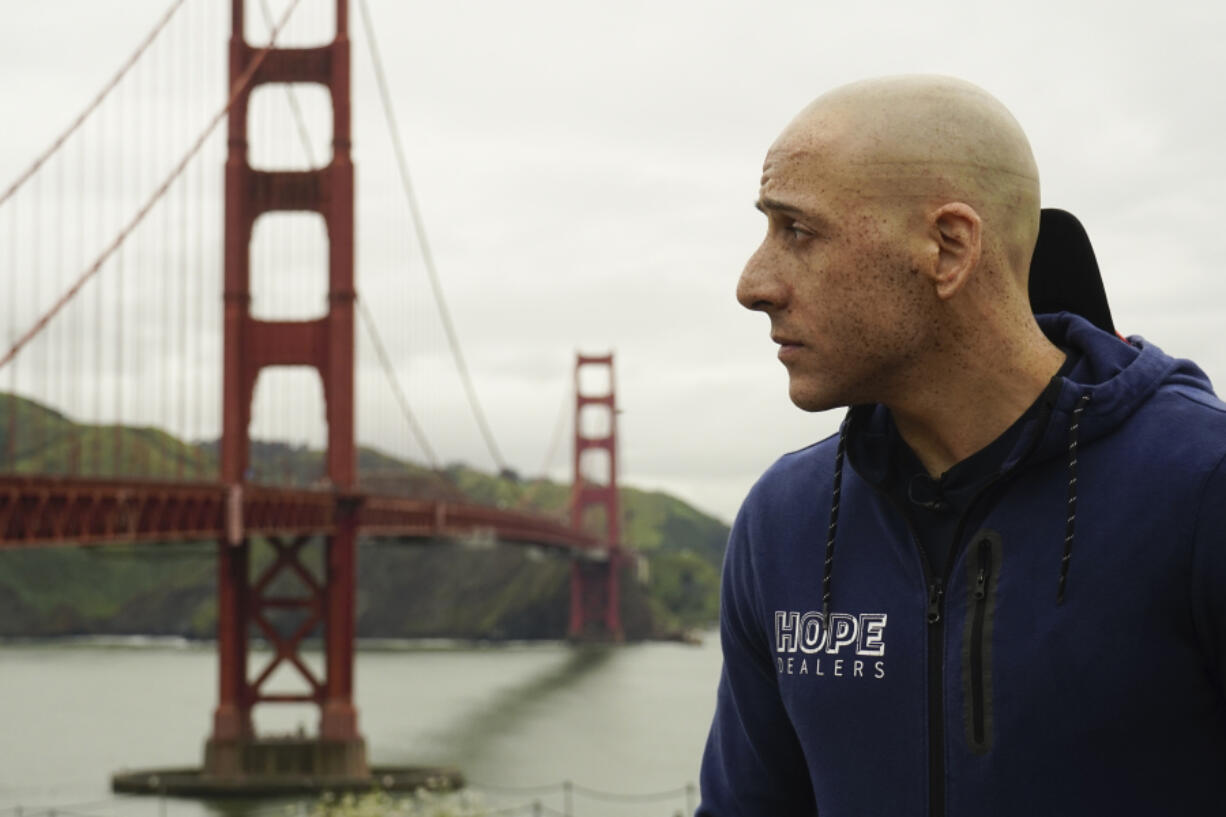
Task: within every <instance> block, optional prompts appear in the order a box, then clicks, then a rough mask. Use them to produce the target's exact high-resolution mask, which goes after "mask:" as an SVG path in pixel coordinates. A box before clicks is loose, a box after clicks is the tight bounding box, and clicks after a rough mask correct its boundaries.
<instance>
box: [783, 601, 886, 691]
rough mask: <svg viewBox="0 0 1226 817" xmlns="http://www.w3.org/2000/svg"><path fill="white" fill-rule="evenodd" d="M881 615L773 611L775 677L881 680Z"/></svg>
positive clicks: (815, 611)
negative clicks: (826, 615)
mask: <svg viewBox="0 0 1226 817" xmlns="http://www.w3.org/2000/svg"><path fill="white" fill-rule="evenodd" d="M885 624H886V614H885V613H860V614H859V615H858V616H857V615H852V614H851V613H831V614H830V621H829V623H827V621H826V617H825V616H824V615H822V613H821V612H820V611H817V610H810V611H809V612H807V613H800V612H796V611H794V610H792V611H788V610H776V611H775V652H776V653H777V655H776V656H775V667H776V669H777V671H778V673H779V674H780V675H811V676H813V677H833V678H873V679H877V680H880V679H881V678H884V677H885Z"/></svg>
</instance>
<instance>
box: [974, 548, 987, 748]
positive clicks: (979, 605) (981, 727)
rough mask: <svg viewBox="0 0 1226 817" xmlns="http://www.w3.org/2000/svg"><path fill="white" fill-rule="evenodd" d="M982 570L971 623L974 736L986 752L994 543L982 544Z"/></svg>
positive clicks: (976, 575) (980, 549)
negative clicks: (986, 654)
mask: <svg viewBox="0 0 1226 817" xmlns="http://www.w3.org/2000/svg"><path fill="white" fill-rule="evenodd" d="M978 550H979V569H978V571H977V572H976V574H975V591H974V600H975V611H974V618H973V619H972V620H971V734H972V738H973V743H974V746H975V748H976V749H983V748H986V743H987V728H986V726H985V723H984V682H983V670H984V667H983V664H984V661H983V646H984V644H983V640H984V639H983V625H984V618H985V617H986V615H987V609H988V581H989V579H990V578H991V575H992V543H991V542H990V541H989V540H987V539H980V540H979V547H978Z"/></svg>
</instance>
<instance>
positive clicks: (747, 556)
mask: <svg viewBox="0 0 1226 817" xmlns="http://www.w3.org/2000/svg"><path fill="white" fill-rule="evenodd" d="M746 504H747V505H748V504H749V503H748V501H747V503H746ZM748 516H749V514H748V513H747V508H746V507H743V508H742V509H741V512H740V514H738V516H737V519H736V522H735V523H734V524H733V528H732V535H731V537H730V538H729V541H728V549H727V552H726V553H725V555H724V569H723V583H722V585H721V590H720V644H721V646H722V648H723V653H724V664H723V670H722V672H721V674H720V680H719V691H718V693H717V696H716V705H715V719H714V722H713V723H712V725H711V732H710V734H709V736H708V738H707V746H706V751H705V753H704V754H703V759H702V771H701V774H700V778H699V782H700V787H701V792H702V802H701V804H700V805H699V807H698V811H697V812H696V813H695V817H763V815H771V817H793V816H794V817H802V815H804V816H806V817H811V816H812V815H816V814H817V808H816V806H815V804H814V801H813V788H812V784H811V783H810V781H809V774H808V770H807V767H806V763H805V758H804V754H803V752H802V750H801V747H800V742H799V740H798V739H797V737H796V732H795V730H794V729H793V728H792V723H791V721H790V720H789V718H788V715H787V712H786V711H785V710H784V707H783V701H782V700H781V699H780V697H779V687H778V682H777V680H776V677H775V670H774V663H773V659H772V657H771V653H770V645H769V639H768V635H767V633H766V632H765V630H764V629H763V627H762V617H761V612H760V611H761V606H760V604H759V593H758V587H757V579H756V577H755V575H754V568H753V559H752V556H753V553H752V550H753V548H752V547H751V544H750V536H749V528H750V527H751V525H750V522H749V519H748Z"/></svg>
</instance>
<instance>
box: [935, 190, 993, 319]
mask: <svg viewBox="0 0 1226 817" xmlns="http://www.w3.org/2000/svg"><path fill="white" fill-rule="evenodd" d="M929 225H930V228H931V233H930V234H931V237H932V239H933V240H934V241H935V242H936V246H937V259H936V269H935V270H934V276H933V284H934V285H935V287H936V293H937V297H938V298H940V299H941V300H949V299H950V298H952V297H953V296H954V295H955V294H957V292H958V291H959V290H961V289H962V287H963V286H964V285H965V284H966V282H967V281H969V280H970V277H971V273H973V272H974V270H975V267H977V266H978V265H979V255H980V252H981V251H982V246H983V245H982V243H981V238H982V226H983V223H982V221H981V220H980V218H979V214H978V213H976V212H975V209H974V208H973V207H971V206H970V205H969V204H963V203H962V202H960V201H954V202H949V203H948V204H943V205H941V206H940V207H938V208H937V209H936V210H934V211H933V212H932V213H931V214H930V215H929Z"/></svg>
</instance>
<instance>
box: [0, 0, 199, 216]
mask: <svg viewBox="0 0 1226 817" xmlns="http://www.w3.org/2000/svg"><path fill="white" fill-rule="evenodd" d="M185 1H186V0H175V2H174V5H172V6H171V7H170V8H169V9H168V10H167V11H166V13H165V14H163V15H162V18H161V19H160V20H158V22H157V25H155V26H154V27H153V30H152V31H150V32H149V35H148V36H147V37H145V39H144V40H142V41H141V43H140V45H138V46H137V47H136V50H135V51H133V52H132V56H130V57H128V59H127V61H125V62H124V64H123V65H121V66H120V68H119V71H118V72H116V74H115V76H113V77H112V78H111V80H110V82H108V83H107V84H106V85H104V86H102V90H101V91H99V92H98V94H97V96H95V97H94V99H93V101H92V102H90V103H89V104H88V105H86V106H85V110H83V111H81V113H80V114H79V115H78V116H77V118H76V119H74V120H72V123H71V124H70V125H69V126H68V127H67V128H66V129H65V130H64V132H63V133H61V134H60V135H59V136H58V137H57V138H56V140H55V141H54V142H52V143H51V147H49V148H47V149H46V150H45V151H43V152H42V153H41V154H40V155H39V156H38V158H37V159H35V160H34V163H33V164H31V165H30V166H29V168H27V169H26V171H25V172H24V173H22V174H21V175H20V176H18V177H17V178H16V179H15V180H14V181H13V183H12V184H10V185H9V186H8V188H7V189H6V190H5V191H4V193H3V194H0V206H2V205H3V204H4V203H5V202H6V201H8V200H9V199H10V198H12V197H13V194H14V193H16V192H17V190H18V189H19V188H20V187H21V186H22V185H23V184H25V183H26V182H27V181H29V179H30V177H31V176H33V175H34V174H35V173H37V172H38V169H39V168H40V167H42V166H43V163H44V162H46V161H47V160H48V159H50V158H51V156H52V155H53V154H54V153H55V152H56V151H57V150H59V149H60V148H61V147H63V145H64V142H66V141H67V140H68V137H70V136H72V135H73V134H74V133H75V132H76V130H77V128H79V127H81V123H82V122H84V121H85V120H86V119H88V118H89V115H90V114H91V113H93V112H94V111H95V110H96V109H97V108H98V106H99V105H101V104H102V102H103V100H105V99H106V98H107V96H108V95H109V94H110V93H111V91H113V90H115V86H116V85H118V84H119V81H120V80H122V79H123V78H124V75H126V74H127V73H128V71H129V70H130V69H131V68H132V66H133V65H135V64H136V61H137V60H139V59H140V58H141V55H142V54H144V53H145V50H146V49H148V48H149V46H150V45H152V44H153V41H154V40H156V39H157V36H158V34H160V33H161V32H162V29H164V28H165V27H166V25H167V23H169V22H170V19H171V18H172V17H174V16H175V12H176V11H178V10H179V7H180V6H182V5H183V3H184V2H185Z"/></svg>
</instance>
